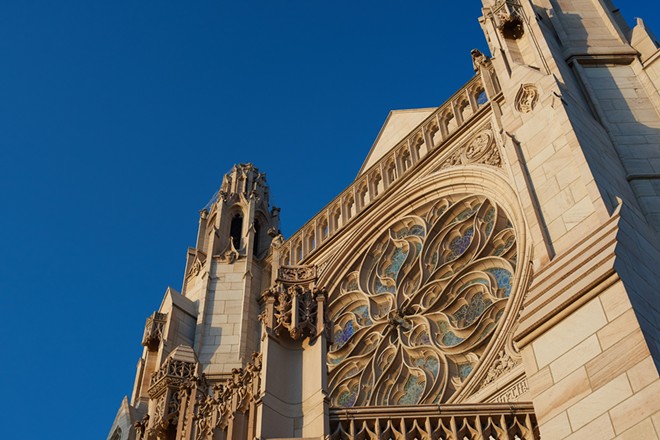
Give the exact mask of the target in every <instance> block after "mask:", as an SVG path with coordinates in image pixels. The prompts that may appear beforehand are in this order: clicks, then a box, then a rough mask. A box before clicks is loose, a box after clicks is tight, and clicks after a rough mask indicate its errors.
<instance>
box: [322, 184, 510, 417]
mask: <svg viewBox="0 0 660 440" xmlns="http://www.w3.org/2000/svg"><path fill="white" fill-rule="evenodd" d="M442 203H443V204H444V205H443V206H441V207H440V208H441V209H439V208H438V207H439V206H440V205H439V203H438V202H436V203H435V204H434V205H431V204H429V205H427V207H426V208H420V209H418V210H416V211H415V212H414V213H413V214H414V215H410V216H407V217H403V218H402V219H401V220H399V221H397V222H394V223H393V224H392V225H391V227H390V228H387V229H385V230H383V231H382V232H381V234H380V235H379V236H378V237H375V238H374V240H373V244H372V245H371V247H370V248H368V249H366V250H364V251H362V256H359V255H358V256H357V257H358V258H356V259H355V261H356V263H354V264H353V265H352V266H350V267H347V269H346V270H347V272H346V275H345V278H344V280H345V283H344V284H341V283H340V284H339V285H340V286H350V288H351V289H354V290H349V291H350V295H351V297H350V300H351V301H355V303H354V305H353V306H352V307H348V308H347V307H346V297H342V295H343V294H344V292H347V290H346V288H343V289H337V290H336V291H333V292H331V293H330V301H329V308H328V315H329V318H330V319H331V320H332V321H334V322H342V323H346V324H345V325H343V328H341V329H337V332H336V334H335V342H336V343H335V345H333V346H332V347H331V348H330V351H329V353H328V373H329V376H328V389H329V392H330V400H331V405H334V406H344V407H346V406H357V405H359V406H362V405H397V404H399V405H409V404H431V403H434V402H435V403H438V402H439V403H441V402H443V401H446V399H449V398H451V396H452V395H453V393H454V392H456V391H457V390H458V388H454V385H452V383H451V381H450V380H449V379H450V375H449V374H448V372H450V371H453V372H455V373H454V374H458V375H459V376H460V377H459V378H460V379H461V380H469V378H470V377H471V372H472V370H473V369H474V368H476V365H478V359H479V358H481V357H482V355H483V354H484V350H485V348H486V347H487V344H486V343H485V342H484V341H486V340H487V338H488V337H490V336H492V335H493V334H494V333H495V329H496V326H497V325H498V323H499V322H500V321H501V319H502V317H503V314H504V310H505V309H506V303H507V301H506V298H507V297H508V296H509V295H511V292H512V282H513V281H512V280H513V275H514V274H513V269H512V268H511V266H510V265H509V262H507V261H506V260H504V259H503V258H498V255H496V253H498V252H501V256H505V257H506V259H508V260H509V261H512V260H514V259H515V258H516V253H515V251H516V248H515V237H514V234H513V229H507V228H506V227H503V226H504V225H505V224H509V225H510V222H509V220H508V219H507V218H506V216H505V215H504V211H503V210H501V209H498V208H497V207H496V206H495V205H494V204H493V203H491V202H490V201H489V200H488V199H486V198H485V197H482V196H469V197H465V198H462V199H458V198H457V199H456V200H453V201H452V200H450V199H443V201H442ZM425 209H426V210H425ZM509 227H510V226H509ZM501 246H502V247H501ZM507 247H508V248H507ZM367 256H368V257H367ZM514 261H515V260H514ZM358 279H359V280H361V281H360V282H359V283H358V282H357V280H358ZM342 298H343V299H342ZM486 316H487V317H488V318H489V319H488V320H484V317H486ZM358 329H359V331H358ZM347 341H350V344H351V346H350V350H347V349H343V350H342V349H341V344H346V343H347ZM467 356H469V358H470V362H466V357H467ZM473 358H474V360H473ZM349 363H350V364H349ZM349 366H350V368H349ZM353 366H354V367H355V368H356V369H357V371H359V373H351V374H349V373H347V371H348V370H353V369H354V368H353ZM422 371H423V372H424V373H423V374H421V372H422ZM383 372H385V373H383ZM456 372H458V373H456ZM355 374H359V378H360V388H359V389H360V390H362V391H360V392H358V388H355V386H356V385H355V380H356V376H355ZM383 374H387V377H385V378H383ZM384 379H385V380H384Z"/></svg>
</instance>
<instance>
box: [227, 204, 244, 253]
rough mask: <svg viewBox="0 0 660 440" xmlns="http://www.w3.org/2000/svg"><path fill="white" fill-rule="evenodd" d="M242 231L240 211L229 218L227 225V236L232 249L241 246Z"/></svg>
mask: <svg viewBox="0 0 660 440" xmlns="http://www.w3.org/2000/svg"><path fill="white" fill-rule="evenodd" d="M242 233H243V215H242V214H240V213H237V214H235V215H234V216H233V217H232V219H231V225H230V226H229V236H230V237H231V243H232V245H233V246H234V249H236V250H238V249H240V248H241V235H242Z"/></svg>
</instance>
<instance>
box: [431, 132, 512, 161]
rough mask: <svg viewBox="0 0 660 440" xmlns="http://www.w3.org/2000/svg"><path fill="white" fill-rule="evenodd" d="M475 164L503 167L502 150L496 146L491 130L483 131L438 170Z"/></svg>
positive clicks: (455, 152)
mask: <svg viewBox="0 0 660 440" xmlns="http://www.w3.org/2000/svg"><path fill="white" fill-rule="evenodd" d="M474 163H481V164H485V165H491V166H495V167H501V166H502V157H501V156H500V150H499V149H498V148H497V145H496V144H495V140H494V138H493V132H492V131H491V130H490V129H487V130H483V131H481V132H480V133H479V134H477V135H476V136H475V137H474V138H473V139H472V140H470V141H469V142H468V143H467V144H466V145H464V146H462V147H460V148H458V149H456V151H454V153H452V154H451V155H450V156H449V157H448V158H447V159H445V160H444V161H443V162H442V163H441V164H440V167H439V168H438V169H443V168H449V167H453V166H458V165H469V164H474Z"/></svg>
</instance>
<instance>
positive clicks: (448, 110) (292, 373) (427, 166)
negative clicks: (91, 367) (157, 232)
mask: <svg viewBox="0 0 660 440" xmlns="http://www.w3.org/2000/svg"><path fill="white" fill-rule="evenodd" d="M479 22H480V24H481V27H482V29H483V32H484V35H485V37H486V41H487V43H488V46H489V49H490V55H489V56H487V55H484V54H482V53H481V52H479V51H477V50H473V51H472V59H473V63H474V69H475V72H476V74H475V76H474V77H473V78H472V79H471V80H470V81H469V82H468V83H467V84H465V85H464V86H463V87H462V88H460V89H459V90H458V91H457V92H456V93H455V94H454V95H453V96H452V97H451V98H450V99H449V100H448V101H447V102H445V103H444V104H442V105H441V106H439V107H437V108H429V109H414V110H401V111H393V112H391V113H390V115H389V116H388V118H387V120H386V121H385V124H384V125H383V127H382V129H381V131H380V133H379V135H378V137H377V139H376V141H375V143H374V145H373V147H372V149H371V151H370V152H369V154H368V155H367V157H366V159H365V161H364V164H363V166H362V168H361V170H360V172H359V173H358V176H357V177H356V179H355V181H354V182H353V183H352V184H351V185H350V186H349V187H348V188H346V189H345V190H344V191H343V192H341V193H340V194H339V195H338V196H337V197H336V198H335V199H334V200H333V201H332V202H331V203H330V204H328V205H327V206H326V207H325V208H324V209H323V210H322V211H321V212H319V213H318V214H317V215H315V216H314V217H313V218H311V219H310V220H309V221H308V222H307V223H306V224H305V225H303V227H302V228H300V230H298V231H297V232H296V233H295V234H293V235H292V236H291V237H289V238H285V237H283V236H282V235H281V233H280V231H279V228H278V227H279V210H278V209H277V208H274V207H272V206H271V205H270V203H269V187H268V185H267V182H266V178H265V175H264V174H263V173H261V172H260V171H259V170H258V169H257V168H256V167H255V166H253V165H251V164H240V165H236V166H234V167H233V168H232V170H231V171H230V172H229V173H227V174H226V175H225V176H224V178H223V181H222V186H221V188H220V190H219V191H218V193H217V194H216V196H215V197H214V199H213V200H212V201H211V202H210V203H209V205H208V206H207V207H205V208H204V209H203V210H202V211H201V214H200V220H199V232H198V237H197V243H196V245H195V247H194V248H190V249H189V250H188V254H187V260H186V268H185V276H184V280H183V286H182V289H181V292H177V291H176V290H174V289H172V288H169V289H167V291H166V293H165V296H164V298H163V301H162V303H161V304H160V306H159V307H158V308H157V310H156V311H155V312H154V313H153V315H151V316H149V317H148V318H147V321H146V326H145V330H144V335H143V338H142V345H143V346H144V350H143V354H142V356H141V358H140V360H139V363H138V367H137V373H136V378H135V385H134V389H133V394H132V396H131V397H130V399H129V398H128V397H127V398H125V399H124V401H123V402H122V404H121V406H120V409H119V412H118V413H117V416H116V418H115V421H114V423H113V425H112V427H111V430H110V432H109V435H108V439H110V440H127V439H130V440H155V439H172V440H175V439H176V440H183V439H185V440H202V439H204V440H210V439H214V440H217V439H222V440H248V439H249V440H251V439H254V438H259V439H292V438H322V437H323V438H329V439H351V440H353V439H355V440H363V439H364V440H366V439H379V440H380V439H383V440H387V439H396V440H403V439H429V440H436V439H443V440H450V439H452V440H464V439H470V440H477V439H497V440H505V439H508V440H514V439H518V440H531V439H539V438H543V439H549V440H554V439H564V438H570V439H594V438H598V439H614V438H621V439H624V438H636V439H656V438H660V378H659V376H658V368H659V366H660V328H659V327H660V294H659V293H658V289H657V286H658V285H660V270H659V269H660V237H659V235H658V233H659V232H660V94H659V92H660V50H659V46H660V44H659V43H658V40H657V39H656V38H655V37H654V36H653V34H652V33H651V31H650V30H649V29H647V28H646V27H645V25H644V23H643V21H642V20H639V19H638V20H637V23H636V25H635V26H634V27H633V28H629V26H628V25H627V24H626V22H625V21H624V20H623V18H622V17H621V15H620V14H619V12H618V10H617V9H615V7H614V6H613V5H612V4H611V3H610V1H609V0H496V1H495V0H483V9H482V16H481V17H480V18H479Z"/></svg>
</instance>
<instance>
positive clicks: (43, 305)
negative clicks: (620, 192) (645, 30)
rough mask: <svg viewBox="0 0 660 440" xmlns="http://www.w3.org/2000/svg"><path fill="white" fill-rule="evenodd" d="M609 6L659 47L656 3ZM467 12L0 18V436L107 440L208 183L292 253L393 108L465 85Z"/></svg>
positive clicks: (166, 6)
mask: <svg viewBox="0 0 660 440" xmlns="http://www.w3.org/2000/svg"><path fill="white" fill-rule="evenodd" d="M618 3H619V6H620V7H621V8H622V11H623V13H624V14H625V15H626V17H627V18H628V20H629V21H631V20H632V18H633V17H634V16H637V15H641V16H643V17H644V18H646V19H647V23H648V24H649V25H650V26H652V28H653V29H655V30H656V31H657V32H658V33H660V21H659V18H660V17H658V7H657V2H656V1H650V0H647V1H642V0H626V1H625V4H624V2H623V0H619V1H618ZM480 7H481V4H480V2H479V1H477V0H474V1H468V2H455V3H452V2H447V1H443V0H435V1H419V2H408V3H404V2H393V1H384V2H319V1H314V0H311V1H310V0H304V1H303V0H293V1H288V2H272V1H246V2H231V3H229V2H221V1H212V2H211V1H201V0H200V1H194V2H183V1H179V2H172V1H162V0H161V1H153V0H142V1H121V0H120V1H114V2H110V1H104V2H100V1H92V0H89V1H78V2H73V1H64V0H60V1H28V0H23V1H4V2H2V4H0V58H1V59H2V67H0V206H2V215H1V216H0V237H1V240H2V253H0V258H1V261H0V287H1V289H2V293H1V296H0V298H1V299H0V310H1V311H2V314H3V318H2V319H1V320H0V335H2V338H3V342H4V343H3V346H2V349H1V353H2V356H1V359H2V360H1V361H0V381H1V382H0V384H1V385H2V386H1V389H2V390H3V391H4V395H3V399H2V403H1V404H0V405H5V406H7V407H4V408H0V414H2V415H3V425H4V426H3V434H2V435H1V436H2V438H6V439H45V438H49V439H50V438H53V439H54V438H66V439H85V440H86V439H100V438H105V436H106V435H107V432H108V430H109V427H110V424H111V423H112V420H113V418H114V416H115V413H116V411H117V409H118V407H119V404H120V402H121V399H122V397H123V396H124V395H125V394H130V392H131V388H132V385H133V379H134V374H135V365H136V363H137V360H138V358H139V356H140V353H141V346H140V339H141V335H142V329H143V326H144V320H145V318H146V317H147V316H148V315H149V314H151V313H152V312H153V311H154V309H156V308H157V307H158V305H159V304H160V301H161V298H162V295H163V294H164V292H165V289H166V287H167V286H168V285H171V286H173V287H175V288H176V289H180V286H181V278H182V273H183V265H184V263H185V253H186V248H187V247H188V246H191V245H193V244H194V240H195V235H196V229H197V220H198V210H199V209H200V208H201V207H203V206H204V205H205V204H206V202H207V201H208V199H209V198H210V197H211V195H212V194H213V193H214V191H215V190H216V189H217V188H218V186H219V184H220V182H221V179H222V175H223V174H224V173H225V172H226V171H228V170H229V168H230V167H231V165H232V164H233V163H236V162H253V163H255V164H256V165H257V166H258V167H259V168H260V169H261V170H262V171H264V172H266V173H267V176H268V181H269V182H270V186H271V192H272V195H273V201H274V203H275V204H276V205H278V206H280V207H281V208H282V221H283V224H282V230H283V231H284V233H285V235H286V236H289V235H290V234H291V233H293V232H294V231H295V230H296V229H297V228H298V227H299V226H301V225H302V224H303V223H304V222H305V221H306V220H307V219H308V218H309V217H311V216H312V215H313V214H315V213H316V212H317V211H318V210H319V209H320V208H322V207H323V206H324V205H325V204H326V203H327V202H329V201H330V200H331V199H332V198H333V197H334V196H335V195H336V194H337V193H338V192H340V191H341V190H342V189H343V188H344V187H345V186H347V185H348V184H349V183H350V182H351V180H352V179H353V177H354V176H355V174H356V172H357V171H358V169H359V167H360V165H361V163H362V160H363V159H364V156H365V155H366V153H367V152H368V150H369V148H370V146H371V144H372V142H373V140H374V138H375V136H376V134H377V133H378V130H379V128H380V125H381V124H382V122H383V120H384V119H385V117H386V116H387V113H388V111H389V110H390V109H401V108H414V107H430V106H437V105H439V104H441V103H442V102H443V101H444V100H445V99H446V98H447V97H449V96H450V95H451V94H452V93H453V92H454V91H455V90H456V89H458V88H459V87H460V86H461V85H462V84H463V83H464V82H466V81H467V80H468V79H469V78H470V77H471V76H472V74H473V72H472V66H471V59H470V55H469V51H470V49H472V48H474V47H477V48H480V49H481V50H483V51H484V52H485V51H486V49H487V48H486V45H485V41H484V39H483V35H482V34H481V31H480V28H479V26H478V23H477V17H478V16H479V15H480ZM36 402H38V404H35V403H36Z"/></svg>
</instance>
